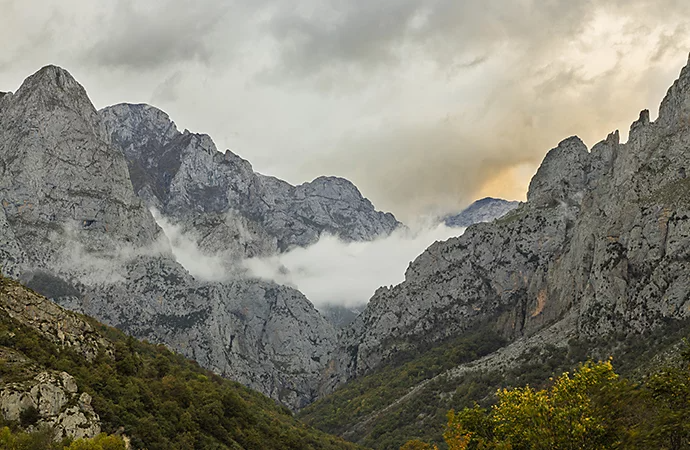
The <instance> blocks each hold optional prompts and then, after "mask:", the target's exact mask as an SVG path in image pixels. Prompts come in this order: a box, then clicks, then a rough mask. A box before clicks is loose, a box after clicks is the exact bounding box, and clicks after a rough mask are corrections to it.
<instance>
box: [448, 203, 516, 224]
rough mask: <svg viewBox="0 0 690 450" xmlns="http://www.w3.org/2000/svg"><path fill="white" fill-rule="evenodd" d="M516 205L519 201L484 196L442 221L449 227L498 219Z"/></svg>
mask: <svg viewBox="0 0 690 450" xmlns="http://www.w3.org/2000/svg"><path fill="white" fill-rule="evenodd" d="M518 206H520V202H510V201H508V200H503V199H500V198H491V197H486V198H483V199H480V200H477V201H476V202H474V203H472V204H471V205H470V206H468V207H467V208H465V209H463V210H462V211H461V212H460V213H459V214H456V215H453V216H448V217H446V218H445V219H444V223H445V224H446V226H449V227H456V228H467V227H469V226H470V225H474V224H475V223H482V222H492V221H494V220H496V219H500V218H501V217H503V216H505V215H506V214H508V213H509V212H510V211H512V210H514V209H515V208H517V207H518Z"/></svg>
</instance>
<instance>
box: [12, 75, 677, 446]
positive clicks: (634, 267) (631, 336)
mask: <svg viewBox="0 0 690 450" xmlns="http://www.w3.org/2000/svg"><path fill="white" fill-rule="evenodd" d="M688 148H690V66H688V67H685V68H684V69H683V70H682V72H681V74H680V77H679V79H678V80H677V81H676V82H675V83H674V84H673V86H672V87H671V88H670V89H669V91H668V93H667V95H666V97H665V98H664V100H663V101H662V103H661V106H660V109H659V115H658V118H657V120H655V121H651V120H650V115H649V112H648V111H642V113H640V116H639V119H638V120H637V121H635V122H634V123H633V124H632V125H631V128H630V132H629V138H628V141H627V142H626V143H622V142H621V141H620V136H619V133H618V132H617V131H616V132H613V133H611V134H610V135H609V136H608V137H607V138H606V139H604V140H602V141H601V142H599V143H597V144H596V145H594V146H593V147H592V148H591V149H589V148H587V146H586V145H585V144H584V143H583V142H582V140H580V139H579V138H578V137H570V138H568V139H566V140H564V141H562V142H561V143H560V144H558V146H557V147H555V148H553V149H552V150H550V151H549V152H548V153H547V155H546V157H545V158H544V160H543V162H542V164H541V166H540V167H539V170H538V171H537V173H536V174H535V176H534V177H533V179H532V181H531V183H530V186H529V190H528V193H527V201H526V202H524V203H520V204H519V205H517V204H515V203H510V202H506V203H504V202H500V201H499V202H490V203H491V204H490V205H489V206H488V207H486V208H485V209H484V210H480V211H479V213H476V211H475V210H472V211H470V210H467V211H465V212H463V214H464V215H463V214H461V215H460V216H456V217H454V218H448V219H447V220H448V223H449V224H450V225H458V226H466V225H469V224H470V222H471V223H475V222H484V221H488V220H491V219H493V218H494V217H498V216H500V218H498V219H497V220H493V221H490V222H488V223H476V224H474V225H471V226H470V227H469V228H468V229H467V231H466V232H465V233H464V234H463V235H462V236H460V237H457V238H451V239H448V240H446V241H443V242H436V243H435V244H433V245H432V246H431V247H429V248H428V249H427V250H426V251H425V252H424V253H422V254H421V255H419V257H417V258H416V259H415V260H414V261H413V262H412V263H411V264H410V265H409V267H408V269H407V271H406V273H405V281H403V282H402V283H400V284H398V285H396V286H391V287H381V288H379V289H378V290H377V291H376V293H375V294H374V296H373V297H372V298H371V300H370V301H369V303H368V305H367V306H366V308H365V309H364V310H363V311H362V312H361V314H359V315H358V316H357V317H356V318H354V320H353V319H352V317H345V318H343V319H340V318H337V320H336V319H334V321H338V322H339V323H340V322H342V323H343V324H344V326H343V328H342V329H341V330H336V329H335V327H334V326H333V325H332V324H331V323H329V322H328V321H327V320H326V319H325V318H324V317H323V315H322V314H320V313H319V312H318V311H317V310H316V309H315V308H314V306H313V305H312V303H311V302H310V301H309V300H308V299H307V298H306V297H305V296H304V295H302V294H301V293H300V292H299V291H297V290H296V289H294V288H291V287H289V286H281V285H278V284H275V283H272V282H268V281H261V280H256V279H252V278H250V277H248V276H247V275H246V273H243V272H242V270H241V269H239V268H238V266H237V262H238V261H241V260H242V259H244V258H248V257H255V256H265V255H271V254H276V253H280V252H284V251H287V250H289V249H291V248H294V247H295V246H307V245H310V244H313V243H314V242H316V241H317V240H318V239H319V237H320V236H321V234H322V233H329V234H332V235H335V236H338V237H339V238H340V239H342V240H344V241H366V240H371V239H375V238H377V237H382V236H386V235H389V234H390V233H392V232H393V231H394V230H396V229H398V228H400V227H402V224H400V223H399V222H398V221H397V220H396V219H395V218H394V217H393V215H392V214H388V213H382V212H379V211H376V210H375V209H374V207H373V205H372V204H371V202H370V201H369V200H367V199H366V198H364V197H363V196H362V194H361V193H360V192H359V191H358V189H357V188H356V187H355V186H354V185H353V184H352V183H350V182H349V181H347V180H344V179H341V178H335V177H321V178H317V179H316V180H314V181H312V182H311V183H304V184H302V185H299V186H292V185H290V184H288V183H286V182H284V181H282V180H279V179H277V178H273V177H268V176H264V175H261V174H258V173H255V172H254V171H253V169H252V166H251V165H250V163H249V162H247V161H245V160H243V159H242V158H240V157H239V156H238V155H235V154H234V153H232V152H231V151H229V150H228V151H226V152H225V153H220V152H218V151H217V149H216V147H215V144H214V143H213V141H212V140H211V138H210V137H209V136H206V135H202V134H195V133H192V132H189V131H187V130H185V131H184V132H179V131H178V130H177V128H176V125H175V124H174V123H173V122H172V121H171V120H170V118H169V117H168V116H167V114H165V113H164V112H162V111H160V110H158V109H156V108H154V107H151V106H148V105H131V104H120V105H115V106H112V107H108V108H105V109H102V110H101V111H96V109H95V108H94V107H93V105H92V104H91V102H90V100H89V98H88V96H87V95H86V92H85V90H84V89H83V87H81V85H79V84H78V83H77V82H76V81H75V80H74V79H73V78H72V77H71V75H70V74H69V73H67V72H66V71H65V70H63V69H60V68H58V67H55V66H48V67H45V68H43V69H41V70H40V71H39V72H37V73H36V74H34V75H33V76H31V77H30V78H28V79H27V80H26V81H25V82H24V84H23V85H22V86H21V87H20V88H19V90H18V91H17V92H16V93H8V94H5V95H0V201H1V202H2V208H0V264H1V265H2V272H3V274H5V275H6V276H8V277H10V278H14V279H16V280H19V281H21V282H22V283H23V284H25V285H26V286H28V287H29V288H31V289H33V290H34V291H36V292H38V293H40V294H43V295H45V296H46V297H49V298H50V299H52V300H54V301H55V302H56V303H58V304H59V305H61V306H63V307H65V308H67V309H70V310H73V311H76V312H79V313H83V314H87V315H89V316H93V317H95V318H97V319H98V320H101V321H103V322H105V323H107V324H109V325H111V326H114V327H117V328H119V329H121V330H123V331H125V332H126V333H129V334H131V335H133V336H135V337H137V338H141V339H147V340H149V341H151V342H155V343H161V344H165V345H167V346H169V347H170V348H172V349H174V350H176V351H178V352H180V353H181V354H183V355H185V356H187V357H189V358H192V359H194V360H196V361H197V362H198V363H199V364H200V365H201V366H203V367H205V368H207V369H210V370H212V371H213V372H215V373H217V374H219V375H222V376H224V377H228V378H230V379H232V380H236V381H238V382H240V383H242V384H244V385H246V386H249V387H251V388H253V389H256V390H258V391H260V392H262V393H264V394H266V395H268V396H270V397H271V398H273V399H275V400H278V401H280V402H282V403H283V404H285V405H286V406H288V407H289V408H290V409H292V410H295V411H297V410H302V409H303V408H305V407H307V405H310V404H311V406H309V407H307V408H306V409H303V411H302V416H301V417H303V418H304V419H305V420H307V421H309V422H310V423H313V424H314V425H316V426H318V427H320V428H322V429H325V430H327V431H330V432H335V433H338V434H341V435H343V436H346V437H347V438H348V439H352V440H355V441H358V442H361V443H365V444H367V445H372V446H376V447H381V448H395V445H399V444H400V443H401V442H400V439H403V438H404V437H405V436H403V434H404V433H403V432H402V431H401V429H402V428H401V424H400V423H394V422H391V420H389V419H390V417H391V415H396V414H397V416H395V417H398V418H403V417H404V419H405V421H406V425H409V427H410V429H409V430H407V431H405V433H407V432H409V433H414V432H415V430H422V429H427V428H429V429H434V427H436V426H437V425H439V423H438V421H437V419H438V417H437V412H438V411H430V412H429V411H427V410H426V409H425V408H434V407H435V406H434V405H443V408H445V409H447V408H446V407H453V406H454V404H455V403H453V402H455V401H457V402H459V401H460V398H462V399H463V401H469V400H472V401H474V400H477V401H479V400H486V399H487V397H488V396H489V395H490V394H488V393H487V392H486V390H481V389H478V390H477V391H476V392H474V393H473V394H472V395H470V394H468V393H467V392H464V393H463V391H462V389H465V387H467V386H469V385H470V382H469V381H468V380H470V381H471V380H474V381H476V380H477V379H478V378H477V377H479V376H480V375H481V376H490V377H492V379H493V381H492V383H499V384H501V383H502V382H505V380H517V381H516V382H520V381H524V378H520V377H522V376H523V375H524V374H525V373H526V369H524V367H525V365H526V364H527V363H528V362H530V361H536V362H535V364H536V365H540V366H542V367H548V368H549V370H552V369H553V370H555V369H556V368H564V369H567V368H568V367H569V365H572V364H575V363H577V362H578V361H580V360H582V359H585V358H586V357H589V356H591V357H606V356H608V355H609V354H612V353H614V350H616V349H620V348H623V347H625V346H626V345H627V346H629V342H631V341H635V340H638V339H639V342H642V341H644V339H640V338H639V337H640V336H648V335H649V334H650V333H651V334H653V333H661V334H663V333H665V332H666V331H667V330H671V329H673V330H675V331H674V333H670V332H669V333H666V334H667V335H668V336H673V338H674V339H675V338H678V339H679V338H680V337H679V336H680V334H682V333H681V332H682V330H685V324H686V319H688V316H690V277H688V273H690V178H688V177H687V170H688V169H690V151H689V150H688ZM477 206H486V205H481V204H478V205H477ZM151 211H154V213H155V214H156V215H157V216H156V217H154V214H153V213H152V212H151ZM161 217H162V218H164V219H165V220H167V221H170V223H172V224H174V225H175V226H176V227H179V229H180V230H181V231H182V233H184V234H185V236H189V237H190V238H191V239H192V240H193V242H194V244H195V245H196V246H198V248H199V249H200V250H201V251H202V252H204V253H207V254H210V255H214V256H217V257H218V258H219V259H218V260H219V261H220V263H219V264H220V265H221V268H222V272H223V273H224V274H225V273H227V276H223V277H222V278H223V279H222V281H208V280H203V279H201V278H195V277H193V276H192V275H190V274H189V273H188V272H187V270H185V268H184V267H182V266H181V265H180V264H179V263H178V261H176V258H175V256H174V254H173V248H172V246H171V244H170V241H169V240H168V237H166V235H165V233H164V232H163V230H162V229H161V227H160V226H159V224H158V223H157V219H158V220H159V221H160V218H161ZM468 217H469V218H468ZM659 330H662V331H659ZM679 330H681V331H680V332H679ZM645 339H647V338H645ZM654 339H656V338H654ZM659 339H661V338H659ZM639 342H638V343H639ZM646 342H649V343H650V344H649V345H648V347H650V348H652V349H653V347H654V345H657V344H656V343H657V341H656V340H653V339H651V338H648V340H647V341H646ZM652 342H653V343H654V344H652ZM659 342H661V341H659ZM666 344H668V345H672V343H668V342H665V344H664V345H666ZM640 345H642V344H640ZM578 346H579V347H578ZM580 347H581V348H580ZM582 348H584V350H582ZM626 348H628V347H626ZM581 350H582V351H581ZM638 356H639V355H638ZM553 361H557V362H553ZM552 362H553V364H552ZM548 376H549V373H546V374H543V373H541V372H540V374H539V377H541V378H539V377H536V376H535V378H534V379H535V380H537V381H539V380H541V381H544V380H545V379H547V378H548ZM473 377H474V378H473ZM530 381H532V380H530ZM492 386H493V385H492ZM430 389H431V391H430ZM467 389H469V388H467ZM465 394H467V395H465ZM468 399H469V400H468ZM317 400H319V401H317ZM315 401H316V403H314V402H315ZM401 408H407V409H404V410H403V409H401ZM439 408H440V407H439ZM445 409H443V411H445ZM401 411H402V412H401ZM387 420H388V421H387ZM401 420H402V419H401ZM396 433H398V434H399V436H393V435H394V434H396ZM381 437H384V438H386V439H388V438H390V439H389V441H388V443H387V444H385V445H384V444H382V442H383V441H382V440H378V441H377V440H376V439H379V438H381ZM403 442H404V441H403Z"/></svg>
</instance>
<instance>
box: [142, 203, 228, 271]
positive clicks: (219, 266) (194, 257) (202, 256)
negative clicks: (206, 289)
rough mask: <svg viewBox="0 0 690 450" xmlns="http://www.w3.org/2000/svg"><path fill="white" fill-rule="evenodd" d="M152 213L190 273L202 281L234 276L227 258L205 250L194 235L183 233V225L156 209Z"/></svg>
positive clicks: (177, 256) (179, 260) (176, 254)
mask: <svg viewBox="0 0 690 450" xmlns="http://www.w3.org/2000/svg"><path fill="white" fill-rule="evenodd" d="M151 214H152V215H153V218H154V219H155V220H156V223H157V224H158V226H159V227H161V229H162V230H163V233H164V234H165V236H166V237H167V238H168V240H169V241H170V247H171V248H172V253H173V256H174V257H175V260H176V261H177V262H178V263H179V264H180V265H182V267H184V268H185V269H186V270H187V272H189V274H190V275H192V276H193V277H194V278H196V279H198V280H202V281H226V280H228V279H230V278H231V277H232V275H231V271H230V270H229V267H228V265H227V261H228V260H227V258H225V257H224V256H222V255H209V254H207V253H205V252H203V251H202V250H201V249H200V248H199V246H198V245H197V243H196V242H197V241H196V239H195V238H194V236H191V235H189V234H185V233H183V232H182V227H180V226H178V225H175V224H173V223H172V222H170V221H169V220H168V219H166V218H165V217H163V216H162V215H161V214H160V213H159V212H158V211H157V210H155V209H152V210H151Z"/></svg>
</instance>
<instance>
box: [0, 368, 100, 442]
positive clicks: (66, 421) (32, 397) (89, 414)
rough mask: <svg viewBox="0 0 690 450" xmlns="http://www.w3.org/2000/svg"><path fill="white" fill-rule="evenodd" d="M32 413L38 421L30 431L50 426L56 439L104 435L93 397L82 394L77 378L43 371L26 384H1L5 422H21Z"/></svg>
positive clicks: (1, 401)
mask: <svg viewBox="0 0 690 450" xmlns="http://www.w3.org/2000/svg"><path fill="white" fill-rule="evenodd" d="M30 410H33V411H35V413H34V414H35V415H36V417H35V419H36V421H35V423H33V424H31V425H30V426H29V429H31V428H33V427H35V428H40V427H41V426H49V427H51V428H53V429H54V430H55V432H56V436H55V437H56V439H62V438H64V437H71V438H73V439H80V438H92V437H94V436H96V435H98V434H99V433H100V432H101V425H100V418H99V417H98V414H96V412H95V411H94V410H93V407H92V406H91V396H90V395H89V394H87V393H86V392H82V393H79V391H78V387H77V383H76V382H75V381H74V378H73V377H72V376H71V375H70V374H68V373H66V372H60V373H51V372H41V373H39V374H37V375H36V376H35V377H33V378H32V379H30V380H26V381H24V382H20V383H9V384H6V385H4V386H2V385H0V413H1V414H2V415H3V417H4V418H5V420H9V421H14V422H21V419H22V418H23V416H24V415H25V414H27V411H30Z"/></svg>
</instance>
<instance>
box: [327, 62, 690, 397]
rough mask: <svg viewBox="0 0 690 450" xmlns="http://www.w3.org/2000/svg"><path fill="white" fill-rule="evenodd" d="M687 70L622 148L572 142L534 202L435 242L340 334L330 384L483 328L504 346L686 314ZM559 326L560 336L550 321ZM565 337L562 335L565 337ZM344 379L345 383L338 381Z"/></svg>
mask: <svg viewBox="0 0 690 450" xmlns="http://www.w3.org/2000/svg"><path fill="white" fill-rule="evenodd" d="M689 147H690V68H689V67H686V68H684V69H683V70H682V72H681V75H680V78H679V79H678V80H677V81H676V82H675V83H674V84H673V86H672V87H671V88H670V89H669V91H668V94H667V95H666V97H665V99H664V100H663V102H662V104H661V107H660V110H659V118H658V120H656V121H655V122H651V121H650V119H649V113H648V111H643V112H642V113H641V114H640V118H639V120H637V121H636V122H634V123H633V124H632V126H631V129H630V136H629V140H628V142H627V143H621V142H619V134H618V132H615V133H611V134H610V135H609V136H608V137H607V138H606V139H605V140H604V141H602V142H600V143H598V144H596V145H595V146H594V147H593V148H592V149H591V150H588V149H587V147H586V146H585V145H584V144H583V143H582V141H581V140H580V139H578V138H577V137H571V138H568V139H566V140H564V141H563V142H561V143H560V144H559V145H558V147H556V148H554V149H553V150H551V151H550V152H549V153H548V154H547V155H546V157H545V159H544V161H543V163H542V165H541V167H540V168H539V170H538V172H537V174H536V175H535V176H534V178H533V179H532V182H531V183H530V187H529V192H528V195H527V202H526V203H525V204H522V205H520V207H519V208H517V209H516V210H514V211H513V212H511V213H509V214H507V215H506V216H504V217H503V218H501V219H499V220H497V221H495V222H493V223H490V224H478V225H475V226H472V227H470V228H469V229H468V230H467V231H466V232H465V234H464V235H463V236H461V237H458V238H453V239H449V240H448V241H446V242H438V243H436V244H434V245H432V246H431V247H430V248H429V249H428V250H427V251H425V252H424V253H423V254H422V255H421V256H419V257H418V258H417V259H416V260H415V261H414V262H413V263H412V264H411V265H410V267H409V268H408V270H407V272H406V275H405V281H404V282H403V283H402V284H400V285H398V286H395V287H393V288H381V289H379V290H378V291H377V292H376V294H375V295H374V296H373V298H372V299H371V301H370V303H369V305H368V307H367V309H366V310H365V311H364V313H363V314H362V315H360V316H359V317H358V318H357V320H356V321H355V322H354V323H353V324H352V325H351V326H350V327H349V328H348V329H347V330H346V331H345V332H344V337H343V342H344V344H343V345H342V348H341V349H340V351H339V355H340V356H339V359H338V361H337V363H338V365H339V371H338V372H337V373H338V374H339V375H336V376H334V377H333V379H331V383H332V385H331V386H333V385H335V384H337V383H338V382H342V381H343V380H346V379H349V378H352V377H355V376H360V375H362V374H365V373H367V372H369V371H371V370H373V369H375V368H377V367H379V366H380V365H381V364H383V363H385V362H386V361H389V360H390V359H391V358H392V357H393V356H394V355H396V354H398V353H400V352H401V351H409V350H411V349H415V348H420V347H422V346H424V345H432V344H433V343H438V342H441V341H443V340H444V339H447V338H449V337H452V336H457V335H460V334H462V333H463V332H464V331H465V330H468V329H469V328H470V327H472V326H473V325H474V324H477V323H487V324H488V326H489V327H491V328H492V329H494V330H496V331H498V332H499V333H500V334H501V335H503V336H505V337H506V338H508V339H509V340H510V341H513V340H516V339H519V338H521V337H524V336H531V335H535V333H536V334H538V333H540V332H542V330H544V329H546V327H548V326H551V328H550V329H551V330H554V329H558V330H560V331H559V332H558V333H557V334H556V335H554V336H552V339H553V340H554V341H558V340H559V339H564V338H567V337H568V336H580V337H587V336H597V335H606V334H607V333H610V332H613V331H620V332H623V333H639V332H642V331H644V330H648V329H651V328H653V327H655V326H657V325H660V324H662V323H665V322H667V321H668V320H672V319H682V318H685V317H687V316H688V315H689V314H690V277H689V276H688V274H690V201H689V199H690V179H688V178H687V176H686V171H687V168H689V167H690V150H689ZM554 324H557V325H558V327H557V328H553V326H556V325H554ZM559 336H560V337H559ZM338 376H340V377H341V378H340V379H337V377H338Z"/></svg>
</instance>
